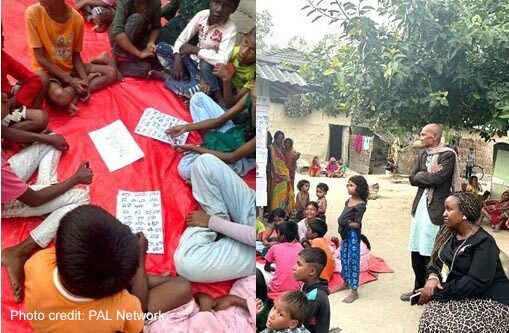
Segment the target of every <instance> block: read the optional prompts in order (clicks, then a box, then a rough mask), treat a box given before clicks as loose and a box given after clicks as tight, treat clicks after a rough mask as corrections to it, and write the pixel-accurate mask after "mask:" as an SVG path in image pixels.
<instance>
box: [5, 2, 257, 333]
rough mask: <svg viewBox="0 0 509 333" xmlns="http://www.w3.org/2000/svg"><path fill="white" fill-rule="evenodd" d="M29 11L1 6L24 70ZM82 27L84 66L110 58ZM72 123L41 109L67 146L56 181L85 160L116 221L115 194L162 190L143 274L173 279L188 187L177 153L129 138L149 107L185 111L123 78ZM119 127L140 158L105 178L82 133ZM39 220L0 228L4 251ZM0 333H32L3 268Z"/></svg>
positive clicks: (222, 290) (189, 200)
mask: <svg viewBox="0 0 509 333" xmlns="http://www.w3.org/2000/svg"><path fill="white" fill-rule="evenodd" d="M32 3H35V1H34V0H31V1H28V2H20V1H17V0H5V1H2V13H3V14H4V15H2V16H3V17H2V22H3V27H4V31H3V33H4V35H5V44H4V46H5V49H6V50H8V52H9V53H10V54H11V55H12V56H13V57H14V58H15V59H17V60H19V62H20V63H22V64H24V65H27V64H30V59H29V56H28V49H27V48H28V46H27V45H28V44H27V41H26V36H27V34H26V30H25V26H24V23H23V22H24V19H23V17H24V10H25V8H26V7H27V6H29V5H31V4H32ZM91 28H92V26H91V25H89V24H87V25H86V31H85V36H84V45H85V47H84V51H83V52H82V58H83V59H84V61H89V60H90V59H93V58H94V57H96V56H97V55H99V54H100V53H101V52H104V51H108V50H110V45H109V42H108V34H96V33H94V32H92V31H91ZM79 107H80V110H79V112H78V114H77V116H76V117H74V118H71V117H69V116H67V115H66V114H65V112H62V111H57V110H53V109H45V110H46V111H47V112H48V113H49V118H50V124H49V127H50V128H51V129H52V130H53V131H54V132H57V133H60V134H62V135H64V136H65V138H66V139H67V141H68V142H69V144H70V149H69V152H67V153H65V154H63V155H62V158H61V160H60V164H59V167H58V179H59V180H63V179H66V178H67V177H69V176H70V175H72V174H73V173H74V172H75V171H76V169H77V168H78V166H79V163H80V162H81V161H82V160H88V161H89V162H90V167H91V168H92V169H93V171H94V181H93V183H92V185H91V186H90V191H91V192H90V194H91V198H92V203H93V204H96V205H100V206H102V207H103V208H104V209H106V210H107V211H109V212H110V213H112V214H113V215H115V213H116V195H117V192H118V190H129V191H151V190H160V191H161V199H162V203H163V232H164V241H165V253H164V254H163V255H148V256H147V262H146V266H147V270H148V271H149V272H150V273H152V274H170V275H175V274H176V271H175V265H174V261H173V254H174V252H175V249H176V247H177V245H178V241H179V239H180V236H181V234H182V232H183V230H184V228H185V222H184V218H185V216H187V214H188V213H190V212H192V211H194V210H196V209H197V207H198V204H197V202H196V201H195V200H194V198H193V196H192V192H191V188H190V186H188V185H186V184H185V183H184V182H183V181H182V179H181V178H180V177H179V175H178V173H177V164H178V162H179V161H180V159H181V154H180V153H177V152H175V151H174V150H172V149H171V147H170V146H169V145H167V144H165V143H163V142H159V141H156V140H154V139H150V138H146V137H143V136H139V135H136V134H134V128H135V127H136V125H137V123H138V121H139V119H140V117H141V115H142V113H143V111H144V109H145V108H147V107H153V108H156V109H157V110H159V111H161V112H165V113H168V114H171V115H173V116H177V117H180V118H182V119H184V120H186V121H191V116H190V114H189V111H188V110H187V109H186V108H185V105H184V103H183V102H182V101H180V100H179V99H178V98H177V97H176V96H175V95H174V94H173V93H172V92H170V91H168V90H166V89H165V88H164V87H163V84H162V83H161V82H155V81H145V80H135V79H130V78H127V79H126V80H125V82H122V83H120V84H116V85H114V86H112V87H108V88H106V89H104V90H102V91H98V92H96V93H94V94H92V95H91V97H90V100H89V103H88V104H87V105H83V104H79ZM117 119H121V120H122V121H123V122H124V124H125V125H126V127H127V128H128V129H129V131H130V132H131V133H132V136H133V138H134V139H135V141H136V142H137V143H138V145H139V146H140V148H141V149H142V150H143V152H144V153H145V157H144V158H142V159H140V160H138V161H136V162H135V163H133V164H130V165H128V166H126V167H124V168H122V169H120V170H117V171H114V172H109V171H108V169H107V168H106V165H105V164H104V162H103V161H102V160H101V157H100V156H99V154H98V152H97V150H96V148H95V146H94V145H93V143H92V141H91V140H90V137H89V136H88V132H90V131H92V130H95V129H98V128H101V127H104V126H106V125H108V124H110V123H111V122H113V121H115V120H117ZM200 141H201V137H200V135H199V134H197V133H191V134H190V135H189V139H188V142H189V143H195V144H197V143H199V142H200ZM245 180H246V182H247V183H248V185H249V186H250V187H254V184H255V181H256V180H255V174H254V172H252V173H250V174H248V175H247V176H246V177H245ZM41 220H42V218H40V217H37V218H18V219H3V220H2V248H3V249H4V248H6V247H9V246H13V245H16V244H19V243H20V242H21V241H22V240H24V239H25V238H26V237H28V236H29V232H30V231H31V230H32V229H33V228H35V227H36V226H37V225H38V224H39V223H40V221H41ZM2 270H3V271H2V273H3V274H2V291H3V292H2V331H5V332H9V333H21V332H32V329H31V326H30V324H29V322H27V321H19V320H10V314H11V310H20V309H21V308H22V306H21V305H17V304H15V303H14V301H13V297H12V291H11V288H10V284H9V278H8V274H7V271H6V270H5V267H2ZM231 285H232V281H226V282H220V283H213V284H200V283H193V290H194V291H195V292H196V291H204V292H208V293H209V294H211V295H212V296H215V297H216V296H220V295H224V294H226V293H228V291H229V289H230V287H231Z"/></svg>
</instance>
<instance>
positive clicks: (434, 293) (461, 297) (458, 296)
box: [419, 192, 509, 333]
mask: <svg viewBox="0 0 509 333" xmlns="http://www.w3.org/2000/svg"><path fill="white" fill-rule="evenodd" d="M481 208H482V204H481V202H480V201H479V200H478V199H477V198H476V197H475V196H474V195H472V194H470V193H464V192H457V193H455V194H452V195H451V196H449V197H448V198H447V199H446V201H445V212H444V221H445V224H446V227H448V228H450V229H451V232H450V236H449V237H448V238H447V239H445V241H444V242H442V244H441V245H440V244H435V245H436V246H437V245H438V246H440V247H439V250H438V255H437V256H436V258H435V260H434V262H433V263H432V264H431V265H429V267H428V280H427V282H426V285H425V286H424V288H422V289H420V290H419V291H420V292H421V296H420V299H419V304H421V305H422V304H425V303H428V302H429V303H428V305H427V306H426V309H425V310H424V312H423V314H422V316H421V320H420V323H419V332H490V333H493V332H504V333H506V332H508V331H509V280H508V279H507V277H506V275H505V273H504V270H503V268H502V264H501V263H500V259H499V252H500V251H499V249H498V247H497V244H496V243H495V240H494V239H493V237H491V236H490V235H489V234H488V233H487V232H486V231H484V229H482V228H479V226H478V225H476V223H475V222H476V221H477V220H478V219H479V216H480V214H481Z"/></svg>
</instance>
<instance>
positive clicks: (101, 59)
mask: <svg viewBox="0 0 509 333" xmlns="http://www.w3.org/2000/svg"><path fill="white" fill-rule="evenodd" d="M90 63H91V64H95V65H112V64H113V59H112V58H111V56H110V55H109V54H108V53H107V52H103V53H101V54H99V56H98V57H97V58H95V59H92V60H90Z"/></svg>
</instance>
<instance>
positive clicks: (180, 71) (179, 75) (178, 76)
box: [170, 53, 186, 80]
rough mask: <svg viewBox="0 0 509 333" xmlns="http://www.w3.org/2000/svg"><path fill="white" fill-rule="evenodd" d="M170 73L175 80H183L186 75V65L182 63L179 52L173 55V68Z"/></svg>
mask: <svg viewBox="0 0 509 333" xmlns="http://www.w3.org/2000/svg"><path fill="white" fill-rule="evenodd" d="M170 75H171V76H172V77H173V78H174V79H175V80H182V79H184V78H185V77H186V73H185V71H184V65H182V58H181V55H180V54H179V53H177V54H175V55H174V57H173V68H172V70H171V73H170Z"/></svg>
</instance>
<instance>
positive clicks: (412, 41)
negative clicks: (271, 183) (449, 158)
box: [302, 0, 509, 139]
mask: <svg viewBox="0 0 509 333" xmlns="http://www.w3.org/2000/svg"><path fill="white" fill-rule="evenodd" d="M307 2H308V5H306V6H304V7H303V8H302V10H304V11H306V12H307V13H308V16H309V18H310V20H312V21H316V20H318V19H328V20H329V21H330V23H331V24H332V23H335V25H338V24H339V25H340V26H341V28H342V32H343V35H342V37H341V38H342V39H341V41H337V45H343V46H337V45H336V46H334V45H329V44H330V43H331V41H330V38H329V39H325V40H324V41H323V42H322V43H321V44H320V45H319V46H318V47H317V48H315V50H313V52H312V53H311V57H312V58H313V59H314V60H315V61H316V62H317V65H309V66H308V68H306V67H305V66H304V68H302V73H303V75H305V76H307V77H306V78H307V79H310V80H311V81H312V82H314V83H318V81H320V80H321V82H320V83H321V84H322V86H324V87H325V88H324V89H325V95H324V96H323V98H322V101H321V102H324V101H325V100H328V101H329V102H330V105H328V106H327V107H326V108H327V110H326V111H328V112H331V113H334V112H338V111H339V112H342V111H343V112H347V113H348V112H350V113H352V114H353V115H354V118H360V119H368V120H371V121H372V122H375V123H379V124H385V125H387V124H398V125H399V126H403V127H404V128H406V129H408V130H411V129H415V128H418V127H420V126H422V125H424V124H426V123H429V122H437V123H440V124H443V125H445V126H447V127H450V128H458V129H459V128H472V127H474V126H476V127H478V128H480V129H481V131H482V133H481V135H482V136H483V137H484V138H486V139H488V138H490V137H492V136H493V135H495V134H498V135H506V134H507V131H508V130H509V2H508V1H499V0H427V1H419V0H379V1H378V3H379V6H378V8H376V9H375V8H373V7H371V6H369V5H367V4H366V1H363V0H360V1H358V2H355V3H354V2H350V1H346V2H339V1H331V2H329V1H323V0H320V1H316V0H307ZM380 22H383V24H381V23H380ZM331 50H332V51H334V52H331ZM317 68H322V70H321V72H319V73H312V72H313V70H316V69H317ZM313 80H314V81H313ZM327 86H329V88H327ZM317 99H319V98H317V97H315V101H316V102H318V100H317Z"/></svg>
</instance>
